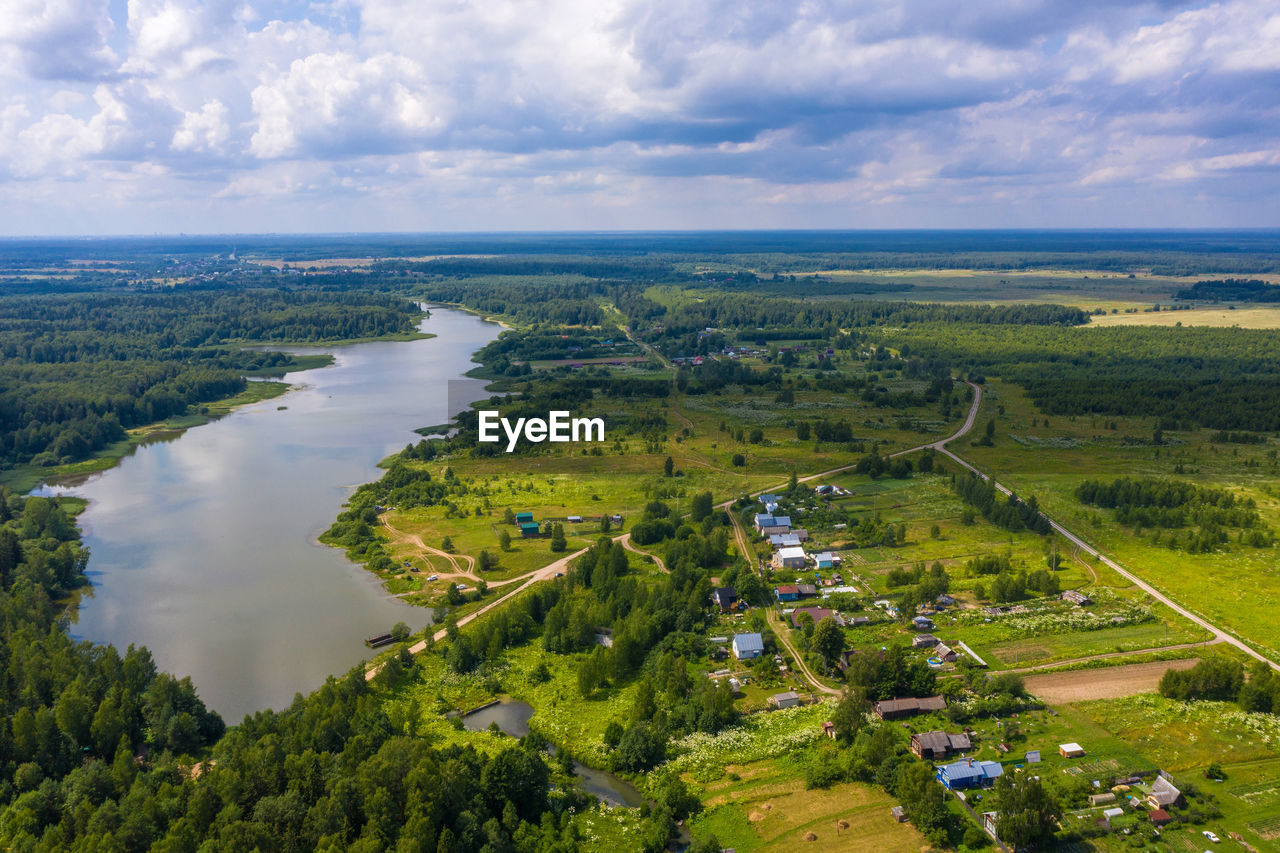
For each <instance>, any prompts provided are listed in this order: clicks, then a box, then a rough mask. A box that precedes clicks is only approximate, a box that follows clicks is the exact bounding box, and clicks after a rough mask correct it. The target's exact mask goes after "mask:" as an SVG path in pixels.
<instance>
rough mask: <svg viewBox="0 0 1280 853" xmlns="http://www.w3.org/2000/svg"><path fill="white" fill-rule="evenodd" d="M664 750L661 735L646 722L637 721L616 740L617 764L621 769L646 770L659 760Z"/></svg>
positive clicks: (664, 744)
mask: <svg viewBox="0 0 1280 853" xmlns="http://www.w3.org/2000/svg"><path fill="white" fill-rule="evenodd" d="M666 752H667V745H666V743H665V742H664V741H663V738H662V735H661V734H660V733H659V732H658V731H657V730H656V729H654V728H653V727H651V726H650V725H649V724H648V723H646V722H638V723H634V724H633V725H632V726H631V727H630V728H628V729H627V732H626V734H624V735H623V736H622V740H621V741H619V742H618V764H619V766H620V767H622V769H623V770H631V771H635V772H639V771H642V770H648V769H649V768H650V767H653V766H654V765H655V764H658V763H659V762H661V761H662V759H663V757H664V756H665V755H666Z"/></svg>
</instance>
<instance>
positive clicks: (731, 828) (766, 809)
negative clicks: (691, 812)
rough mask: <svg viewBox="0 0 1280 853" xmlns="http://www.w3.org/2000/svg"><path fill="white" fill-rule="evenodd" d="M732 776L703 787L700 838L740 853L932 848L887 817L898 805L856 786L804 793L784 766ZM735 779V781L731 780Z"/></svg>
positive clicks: (736, 768) (762, 765)
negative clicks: (711, 840)
mask: <svg viewBox="0 0 1280 853" xmlns="http://www.w3.org/2000/svg"><path fill="white" fill-rule="evenodd" d="M729 771H730V773H732V774H733V776H726V777H725V778H723V779H720V780H717V781H715V782H712V783H710V784H708V785H706V786H705V787H704V788H703V790H702V797H703V798H704V802H705V805H706V812H705V813H704V814H702V815H699V816H698V817H696V818H695V819H694V820H692V821H691V822H690V827H691V829H692V830H693V832H694V834H695V836H696V837H700V838H702V837H707V836H714V837H715V838H716V840H717V841H719V842H720V845H721V846H722V847H732V848H735V849H737V850H741V851H748V853H750V851H775V850H777V851H783V850H795V849H805V847H806V845H807V844H812V846H813V848H814V849H816V850H823V851H826V850H833V851H843V850H848V851H860V850H879V851H885V853H897V851H901V853H909V851H910V853H916V851H919V850H920V849H921V848H922V847H925V846H927V842H925V840H924V838H923V837H922V836H921V835H920V833H919V832H917V831H916V830H915V829H914V828H913V827H912V826H911V825H910V824H905V823H898V822H897V821H896V820H895V819H894V818H893V817H892V816H891V815H890V814H889V809H890V808H891V807H892V806H893V805H894V801H893V798H892V797H890V796H889V795H888V794H886V793H885V792H884V791H882V790H880V789H879V788H874V787H872V786H870V785H863V784H857V783H844V784H839V785H833V786H832V787H830V788H827V789H824V790H816V791H806V790H805V789H804V783H803V782H801V781H800V780H799V779H798V778H797V771H796V768H795V767H793V766H790V764H789V762H788V761H787V760H786V759H769V760H765V761H758V762H753V763H751V764H746V765H737V764H735V765H732V766H731V767H730V768H729ZM734 776H736V777H737V778H736V779H735V778H733V777H734Z"/></svg>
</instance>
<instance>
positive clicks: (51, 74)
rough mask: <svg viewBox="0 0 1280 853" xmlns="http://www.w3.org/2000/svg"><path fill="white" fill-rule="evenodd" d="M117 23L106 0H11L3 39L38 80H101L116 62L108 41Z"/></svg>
mask: <svg viewBox="0 0 1280 853" xmlns="http://www.w3.org/2000/svg"><path fill="white" fill-rule="evenodd" d="M113 29H114V26H113V24H112V21H111V17H110V15H109V14H108V11H107V0H9V2H7V3H6V4H5V8H4V11H3V14H0V45H9V46H11V47H12V48H14V49H15V50H16V51H17V53H18V56H19V58H20V62H21V65H22V67H23V69H24V70H25V71H26V73H28V74H29V75H30V76H31V77H32V78H34V79H36V80H97V79H101V78H103V77H106V76H108V75H109V74H111V73H112V72H113V71H114V70H115V67H116V64H117V59H116V55H115V53H114V52H113V51H112V50H111V48H110V47H108V45H107V39H108V38H109V37H110V36H111V33H112V31H113Z"/></svg>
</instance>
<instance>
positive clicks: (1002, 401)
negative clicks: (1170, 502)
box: [956, 382, 1280, 658]
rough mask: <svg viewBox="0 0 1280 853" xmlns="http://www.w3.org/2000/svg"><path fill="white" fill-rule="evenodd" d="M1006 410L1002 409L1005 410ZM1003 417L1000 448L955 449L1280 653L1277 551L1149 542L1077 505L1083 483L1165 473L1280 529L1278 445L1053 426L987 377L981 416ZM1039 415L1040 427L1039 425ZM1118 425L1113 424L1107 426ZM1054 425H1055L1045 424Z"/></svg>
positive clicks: (1085, 422)
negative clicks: (1223, 496) (1221, 491)
mask: <svg viewBox="0 0 1280 853" xmlns="http://www.w3.org/2000/svg"><path fill="white" fill-rule="evenodd" d="M1002 409H1003V413H1001V410H1002ZM987 418H992V419H994V420H995V421H996V438H995V442H994V444H995V446H994V447H975V446H971V445H970V444H968V443H965V444H964V446H961V447H957V448H956V450H957V451H958V452H960V453H961V454H962V455H964V456H965V457H966V458H968V459H969V460H971V461H972V462H974V464H976V465H977V466H978V467H979V468H981V469H982V470H984V471H994V472H997V473H998V475H999V478H1000V480H1001V481H1002V482H1004V483H1007V484H1008V485H1009V486H1010V487H1012V488H1015V489H1016V490H1017V491H1018V492H1019V493H1020V494H1022V495H1034V496H1035V497H1036V498H1037V499H1038V500H1039V502H1040V505H1041V506H1042V507H1044V509H1045V510H1046V511H1048V512H1049V513H1050V514H1052V515H1053V516H1054V517H1055V518H1057V519H1058V520H1059V521H1060V522H1061V523H1062V524H1064V525H1065V526H1066V527H1068V528H1069V529H1071V530H1073V531H1075V532H1076V533H1077V534H1079V535H1081V536H1083V537H1085V538H1087V539H1088V540H1089V541H1090V542H1091V543H1092V544H1094V545H1096V546H1097V547H1100V548H1102V549H1105V550H1106V551H1107V552H1108V553H1110V554H1111V555H1112V556H1113V557H1114V558H1115V559H1117V560H1118V561H1119V562H1120V563H1121V564H1123V565H1124V566H1126V567H1127V568H1129V569H1130V570H1131V571H1134V572H1135V573H1137V574H1139V575H1140V576H1141V577H1143V578H1144V579H1145V580H1146V581H1147V582H1148V583H1151V584H1152V585H1154V586H1155V587H1157V588H1159V589H1161V590H1163V591H1164V592H1166V593H1167V594H1169V595H1171V596H1172V597H1174V598H1175V599H1176V600H1178V601H1179V602H1180V603H1181V604H1182V605H1183V606H1184V607H1187V608H1188V609H1190V610H1192V611H1194V612H1197V613H1200V614H1202V615H1203V616H1205V617H1206V618H1208V619H1210V620H1211V621H1213V622H1215V623H1217V624H1219V625H1221V626H1223V627H1225V628H1227V629H1228V630H1230V631H1233V632H1235V633H1236V634H1238V635H1239V636H1240V637H1242V638H1243V639H1245V640H1246V641H1248V642H1250V643H1252V644H1254V645H1255V646H1256V647H1257V648H1258V649H1259V650H1260V651H1262V652H1263V653H1264V654H1267V655H1269V656H1271V657H1273V658H1276V657H1280V623H1278V622H1277V621H1276V619H1275V618H1274V612H1273V607H1272V605H1271V602H1273V601H1275V600H1276V598H1277V597H1280V573H1277V572H1276V571H1275V566H1276V559H1277V557H1276V549H1275V548H1274V547H1272V548H1256V547H1252V546H1248V545H1242V544H1237V543H1235V542H1232V543H1230V544H1229V545H1228V546H1226V547H1224V548H1223V549H1221V550H1219V551H1214V552H1210V553H1201V554H1193V553H1188V552H1186V551H1178V550H1173V549H1171V548H1169V547H1167V546H1164V545H1157V544H1154V543H1153V542H1152V541H1151V537H1150V534H1149V533H1147V534H1142V535H1139V534H1136V533H1135V531H1134V529H1133V528H1131V527H1125V526H1121V525H1119V524H1118V523H1116V522H1115V520H1114V518H1113V515H1112V513H1111V512H1109V511H1107V510H1101V509H1096V508H1094V507H1090V506H1086V505H1084V504H1082V503H1080V502H1079V501H1078V500H1077V499H1076V497H1075V494H1074V492H1075V488H1076V487H1077V486H1078V485H1079V484H1080V483H1081V482H1082V481H1083V480H1086V479H1094V480H1103V481H1108V482H1109V481H1110V480H1112V479H1114V478H1117V477H1121V476H1128V477H1143V476H1151V477H1166V478H1174V479H1179V480H1187V481H1190V482H1193V483H1196V484H1199V485H1204V486H1214V487H1220V488H1226V489H1229V490H1231V491H1232V492H1235V493H1236V494H1238V495H1241V496H1245V497H1249V498H1252V499H1253V500H1254V501H1255V502H1256V503H1257V508H1258V513H1259V515H1260V516H1261V518H1262V521H1263V522H1264V523H1265V524H1266V525H1267V526H1268V527H1270V528H1271V529H1272V530H1280V491H1278V490H1277V489H1276V486H1275V477H1276V475H1275V471H1274V460H1272V459H1271V458H1270V455H1269V454H1270V453H1271V452H1273V451H1274V450H1275V445H1274V444H1272V443H1271V442H1270V441H1268V442H1267V443H1264V444H1253V445H1233V444H1215V443H1214V442H1213V433H1212V432H1211V431H1209V430H1202V431H1196V432H1171V433H1170V434H1169V435H1168V436H1167V437H1166V438H1165V445H1164V446H1160V447H1156V446H1154V445H1152V443H1151V423H1150V421H1149V420H1145V419H1144V420H1139V419H1136V418H1107V419H1104V418H1101V417H1096V418H1094V417H1087V416H1079V417H1074V418H1073V417H1065V416H1063V417H1053V418H1051V419H1049V421H1048V422H1046V420H1045V419H1044V416H1043V415H1042V413H1040V412H1039V411H1038V410H1037V409H1036V408H1035V407H1034V406H1033V405H1032V404H1031V402H1030V401H1029V400H1027V398H1026V396H1025V395H1024V394H1023V393H1022V392H1021V391H1020V390H1019V389H1018V388H1017V387H1016V386H1012V385H1010V384H1008V383H1003V382H989V383H988V393H987V395H986V396H985V397H984V399H983V412H982V414H981V415H980V417H979V420H980V421H984V420H986V419H987ZM1033 419H1036V421H1037V423H1038V424H1039V425H1038V426H1032V420H1033ZM1109 421H1114V423H1115V424H1116V427H1117V428H1116V429H1114V430H1113V429H1109V428H1107V425H1106V424H1107V422H1109ZM1046 423H1049V424H1051V425H1046Z"/></svg>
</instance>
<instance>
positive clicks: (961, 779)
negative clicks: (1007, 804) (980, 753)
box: [937, 758, 1004, 791]
mask: <svg viewBox="0 0 1280 853" xmlns="http://www.w3.org/2000/svg"><path fill="white" fill-rule="evenodd" d="M937 773H938V781H939V782H941V783H942V784H943V785H944V786H946V787H947V788H948V789H949V790H952V791H958V790H961V789H963V788H985V787H987V786H988V785H990V784H992V783H993V782H995V780H996V779H997V778H999V777H1000V776H1003V775H1004V768H1003V767H1001V766H1000V762H998V761H975V760H974V759H971V758H970V759H966V760H964V761H957V762H955V763H954V764H942V765H939V767H938V771H937Z"/></svg>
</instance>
